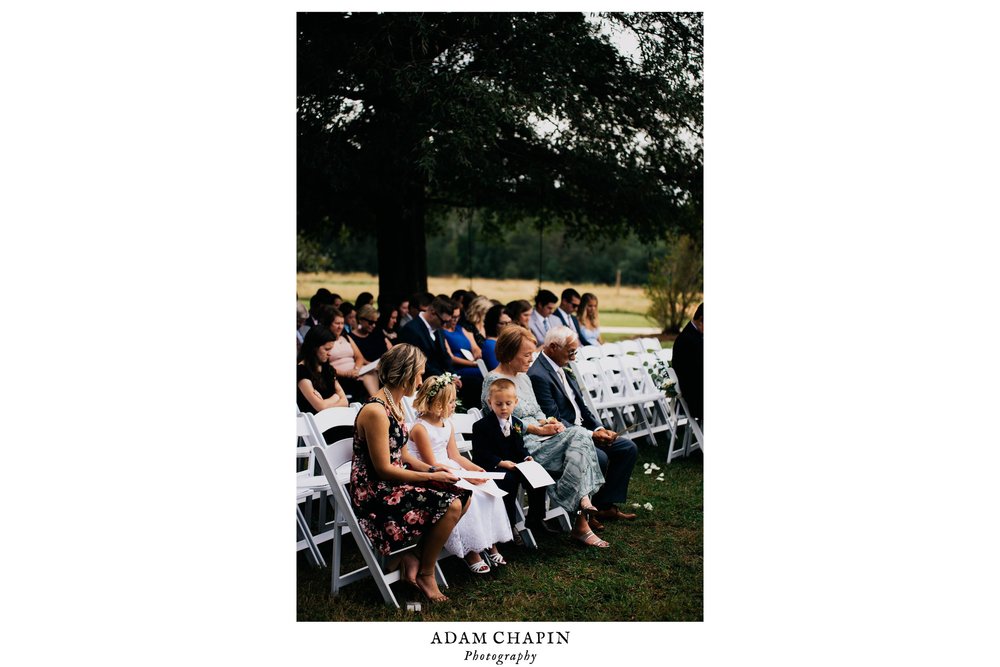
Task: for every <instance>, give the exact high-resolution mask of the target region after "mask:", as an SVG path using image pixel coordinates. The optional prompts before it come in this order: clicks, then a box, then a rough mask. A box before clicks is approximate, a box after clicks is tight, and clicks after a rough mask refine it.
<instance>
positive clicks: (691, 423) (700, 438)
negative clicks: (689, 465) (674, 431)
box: [667, 368, 705, 463]
mask: <svg viewBox="0 0 1000 667" xmlns="http://www.w3.org/2000/svg"><path fill="white" fill-rule="evenodd" d="M667 373H668V374H669V375H670V379H672V380H673V381H674V386H675V387H677V396H676V397H675V398H674V401H675V402H676V404H677V406H679V408H680V409H679V410H678V411H677V413H678V421H680V418H682V417H683V419H684V426H685V427H686V428H685V429H684V436H683V439H682V443H681V448H680V450H679V452H680V453H679V454H676V455H674V456H673V457H671V454H673V452H674V447H673V445H674V439H673V438H671V442H670V450H671V451H670V452H668V453H667V463H670V459H671V458H677V456H680V455H683V456H687V455H688V454H690V453H691V452H693V451H694V450H696V449H701V450H702V451H704V447H705V436H704V433H702V430H701V425H700V424H699V423H698V420H697V419H695V418H694V417H692V416H691V410H690V409H689V408H688V405H687V401H685V400H684V393H683V389H682V388H681V383H680V381H678V379H677V373H676V371H674V369H673V368H667Z"/></svg>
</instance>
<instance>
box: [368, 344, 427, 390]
mask: <svg viewBox="0 0 1000 667" xmlns="http://www.w3.org/2000/svg"><path fill="white" fill-rule="evenodd" d="M426 363H427V357H426V356H424V353H423V352H421V351H420V349H419V348H416V347H414V346H412V345H409V344H407V343H399V344H398V345H393V346H392V349H391V350H389V351H388V352H386V353H385V354H383V355H382V357H381V358H380V359H379V362H378V381H379V383H380V384H381V385H382V386H383V387H391V388H393V389H402V390H403V393H405V394H407V395H409V394H411V393H413V389H414V387H416V386H417V382H418V381H419V380H420V376H419V375H417V371H419V370H420V367H421V366H423V365H424V364H426Z"/></svg>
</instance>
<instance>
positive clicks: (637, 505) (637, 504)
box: [632, 503, 641, 507]
mask: <svg viewBox="0 0 1000 667" xmlns="http://www.w3.org/2000/svg"><path fill="white" fill-rule="evenodd" d="M632 507H641V505H639V503H632Z"/></svg>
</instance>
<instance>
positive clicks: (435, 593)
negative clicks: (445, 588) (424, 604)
mask: <svg viewBox="0 0 1000 667" xmlns="http://www.w3.org/2000/svg"><path fill="white" fill-rule="evenodd" d="M417 588H419V589H420V592H421V593H423V594H424V595H426V596H427V599H428V600H429V601H431V602H447V601H448V596H447V595H445V594H444V593H442V592H441V589H440V588H438V584H437V580H436V579H435V578H434V570H431V571H430V572H418V573H417Z"/></svg>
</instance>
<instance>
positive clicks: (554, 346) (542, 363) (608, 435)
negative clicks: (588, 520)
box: [528, 325, 639, 521]
mask: <svg viewBox="0 0 1000 667" xmlns="http://www.w3.org/2000/svg"><path fill="white" fill-rule="evenodd" d="M579 347H580V341H579V339H578V337H577V335H576V333H574V332H573V330H572V329H570V328H569V327H564V326H561V325H560V326H556V327H553V328H552V329H549V331H548V333H546V334H545V341H544V347H543V348H542V352H541V354H539V355H538V358H537V359H535V362H534V363H533V364H531V368H529V369H528V377H529V378H531V388H532V389H534V391H535V399H537V400H538V405H539V407H541V409H542V411H543V412H544V413H545V414H546V415H547V416H550V417H555V418H556V419H558V420H559V421H561V422H562V423H563V424H565V425H566V426H567V427H569V426H574V425H575V426H582V427H583V428H585V429H587V430H589V431H591V437H592V438H593V439H594V446H595V447H597V461H598V463H600V465H601V472H603V473H604V480H605V481H604V486H602V487H601V490H600V491H598V492H597V493H596V494H594V497H593V498H592V499H591V500H592V501H593V503H594V507H596V508H597V509H598V512H597V518H599V519H601V520H602V521H603V520H606V519H611V520H615V519H634V518H635V516H636V515H635V514H633V513H631V512H623V511H622V510H621V509H620V508H619V507H618V506H617V504H616V503H623V502H625V498H626V497H627V495H628V483H629V479H630V478H631V477H632V468H634V467H635V460H636V457H637V456H638V454H639V450H638V448H637V447H636V446H635V443H634V442H632V441H631V440H629V439H628V438H622V437H619V436H618V434H617V433H615V432H614V431H611V430H608V429H607V428H605V427H604V424H602V423H601V422H600V421H599V420H598V419H597V416H596V415H594V413H593V412H591V411H590V409H589V408H588V407H587V403H586V401H584V399H583V393H582V392H583V391H584V390H583V389H582V388H581V387H580V386H579V385H578V384H577V381H576V378H575V377H573V374H572V372H567V369H566V368H565V367H566V366H567V365H568V364H569V362H570V360H571V359H572V358H573V357H575V356H576V351H577V350H578V349H579Z"/></svg>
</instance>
